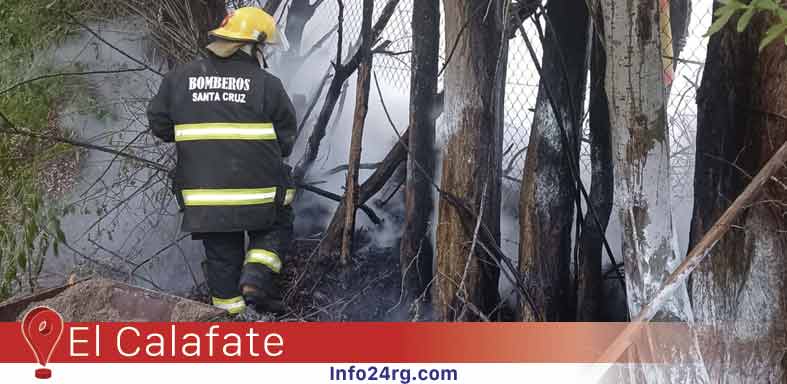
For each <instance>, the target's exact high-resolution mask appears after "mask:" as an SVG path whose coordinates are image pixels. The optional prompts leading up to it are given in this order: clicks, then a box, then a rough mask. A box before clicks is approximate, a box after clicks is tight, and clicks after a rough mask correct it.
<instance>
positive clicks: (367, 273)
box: [283, 234, 407, 321]
mask: <svg viewBox="0 0 787 384" xmlns="http://www.w3.org/2000/svg"><path fill="white" fill-rule="evenodd" d="M360 235H361V234H359V235H358V236H357V237H362V236H360ZM357 240H358V242H359V243H365V244H366V245H362V246H361V247H360V249H358V250H357V251H356V252H355V253H354V255H353V258H352V260H351V262H350V264H349V265H347V266H341V265H339V264H338V260H333V259H332V260H318V256H317V252H316V248H317V245H318V244H319V241H298V242H296V244H295V247H294V248H295V249H294V252H293V253H294V254H293V255H292V256H291V257H290V258H289V260H288V265H289V268H288V269H287V272H286V273H285V275H284V276H283V280H284V281H283V285H284V286H285V290H286V291H287V292H288V293H287V298H286V300H287V304H288V306H289V307H290V308H291V311H292V312H291V313H289V314H287V315H285V316H284V319H285V320H296V321H397V320H398V321H401V320H406V317H407V305H405V304H404V303H400V296H401V285H402V284H401V278H400V275H399V254H398V253H399V252H398V249H396V248H394V247H381V246H377V245H374V244H372V243H371V239H369V238H363V239H361V238H358V239H357Z"/></svg>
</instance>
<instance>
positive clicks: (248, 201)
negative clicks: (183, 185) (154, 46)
mask: <svg viewBox="0 0 787 384" xmlns="http://www.w3.org/2000/svg"><path fill="white" fill-rule="evenodd" d="M275 199H276V188H275V187H273V188H256V189H184V190H183V202H184V203H185V204H186V206H187V207H196V206H228V205H260V204H269V203H272V202H274V201H275Z"/></svg>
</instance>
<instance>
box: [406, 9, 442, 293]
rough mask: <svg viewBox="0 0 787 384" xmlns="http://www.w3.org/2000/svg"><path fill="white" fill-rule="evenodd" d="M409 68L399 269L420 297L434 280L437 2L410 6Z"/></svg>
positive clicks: (408, 288) (408, 291) (438, 48)
mask: <svg viewBox="0 0 787 384" xmlns="http://www.w3.org/2000/svg"><path fill="white" fill-rule="evenodd" d="M412 31H413V32H412V33H413V46H412V50H413V52H412V56H411V63H412V64H411V69H410V137H409V139H410V140H409V141H410V148H409V151H408V157H407V182H406V185H405V214H404V217H405V218H404V229H403V231H402V240H401V242H400V245H399V247H400V254H399V261H400V268H401V270H402V281H404V291H405V297H406V298H408V299H409V298H412V297H416V296H418V295H420V294H421V293H422V292H423V291H424V290H425V289H426V288H427V285H428V284H429V281H430V280H431V276H432V258H433V252H432V241H431V239H430V235H429V234H430V232H431V231H430V229H429V227H430V225H429V221H430V220H431V218H432V210H433V205H434V201H433V199H432V193H433V191H432V179H433V178H434V167H435V118H436V116H435V113H434V109H435V104H436V98H437V70H438V69H437V66H438V55H439V53H440V1H439V0H420V1H416V2H414V3H413V20H412Z"/></svg>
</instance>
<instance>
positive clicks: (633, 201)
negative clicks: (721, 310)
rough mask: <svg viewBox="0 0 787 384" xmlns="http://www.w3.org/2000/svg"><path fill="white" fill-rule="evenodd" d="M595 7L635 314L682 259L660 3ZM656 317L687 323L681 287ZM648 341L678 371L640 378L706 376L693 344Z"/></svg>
mask: <svg viewBox="0 0 787 384" xmlns="http://www.w3.org/2000/svg"><path fill="white" fill-rule="evenodd" d="M602 6H603V8H602V12H603V15H604V19H605V23H604V30H605V33H604V35H605V43H606V51H607V75H606V91H607V96H608V101H609V110H610V118H611V127H612V135H611V137H612V162H613V166H614V177H615V184H614V186H615V212H616V213H617V215H618V217H619V219H620V221H621V223H622V226H623V233H622V239H621V240H622V251H623V262H624V263H625V268H626V288H627V289H626V291H627V301H628V307H629V312H630V313H632V314H636V313H639V312H640V310H641V309H642V306H643V305H645V304H646V303H648V302H649V301H650V300H651V299H652V298H653V295H654V294H655V293H656V292H657V291H658V290H659V288H661V286H662V285H663V284H664V282H665V281H666V279H667V278H668V276H669V275H670V273H671V272H672V271H673V270H674V269H675V268H677V267H678V265H680V263H681V261H682V260H683V259H684V257H683V255H679V254H678V253H677V245H676V241H675V237H674V233H673V225H672V212H671V193H670V189H671V184H670V162H669V160H670V158H669V157H670V153H669V135H668V131H667V121H666V92H665V91H666V87H665V76H664V71H663V69H664V68H663V62H662V57H663V51H662V46H661V44H660V43H661V40H662V35H661V30H660V24H661V23H660V13H659V2H657V1H652V0H638V1H633V2H620V1H616V0H603V1H602ZM656 318H657V320H660V321H684V322H692V321H693V313H692V310H691V306H690V303H689V297H688V291H687V290H686V287H685V285H683V286H681V287H680V288H679V289H678V290H677V292H676V293H675V294H674V295H673V296H672V297H671V298H670V300H669V301H668V302H667V303H666V304H665V305H664V306H662V307H661V311H660V312H659V313H658V315H657V317H656ZM650 342H651V343H650V344H649V346H650V347H651V348H652V349H651V350H650V351H645V352H646V353H653V354H655V355H656V356H663V357H664V358H668V359H670V360H669V361H672V362H674V364H677V365H679V366H680V367H681V369H678V370H671V369H666V368H661V367H657V366H655V365H653V366H651V365H646V366H644V367H643V368H642V369H643V370H645V371H646V374H645V377H646V378H647V382H654V383H674V382H695V381H696V382H703V381H705V382H707V381H708V378H707V372H706V371H705V368H704V366H702V364H701V360H699V351H698V350H697V348H696V347H695V348H693V349H691V350H690V351H675V350H674V349H673V347H672V346H671V345H669V344H666V343H663V340H650ZM698 361H700V363H698V364H697V362H698ZM689 364H692V365H689ZM632 372H636V371H632Z"/></svg>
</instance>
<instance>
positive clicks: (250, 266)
mask: <svg viewBox="0 0 787 384" xmlns="http://www.w3.org/2000/svg"><path fill="white" fill-rule="evenodd" d="M283 211H284V212H282V213H283V214H282V215H279V216H280V217H279V218H277V221H276V224H275V225H274V226H273V227H271V228H270V229H268V230H263V231H247V232H227V233H218V232H216V233H199V234H194V239H195V240H202V242H203V245H204V246H205V255H206V257H207V260H206V268H205V269H206V274H207V276H205V278H206V280H207V282H208V288H209V289H210V294H211V296H212V298H213V303H214V305H218V306H220V307H225V306H227V307H228V308H231V307H232V306H231V304H233V303H239V300H242V295H241V293H242V292H241V286H243V285H251V286H254V287H255V288H257V289H259V290H262V291H264V292H266V293H269V294H278V293H279V292H277V291H278V289H277V288H276V284H275V282H274V279H273V278H274V274H278V273H281V270H282V268H283V262H282V260H283V258H284V255H285V254H286V253H287V252H288V251H289V247H290V243H291V241H292V212H291V208H289V207H287V208H284V209H283ZM246 235H248V238H249V243H248V247H246V246H245V245H246ZM222 304H226V305H222Z"/></svg>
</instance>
